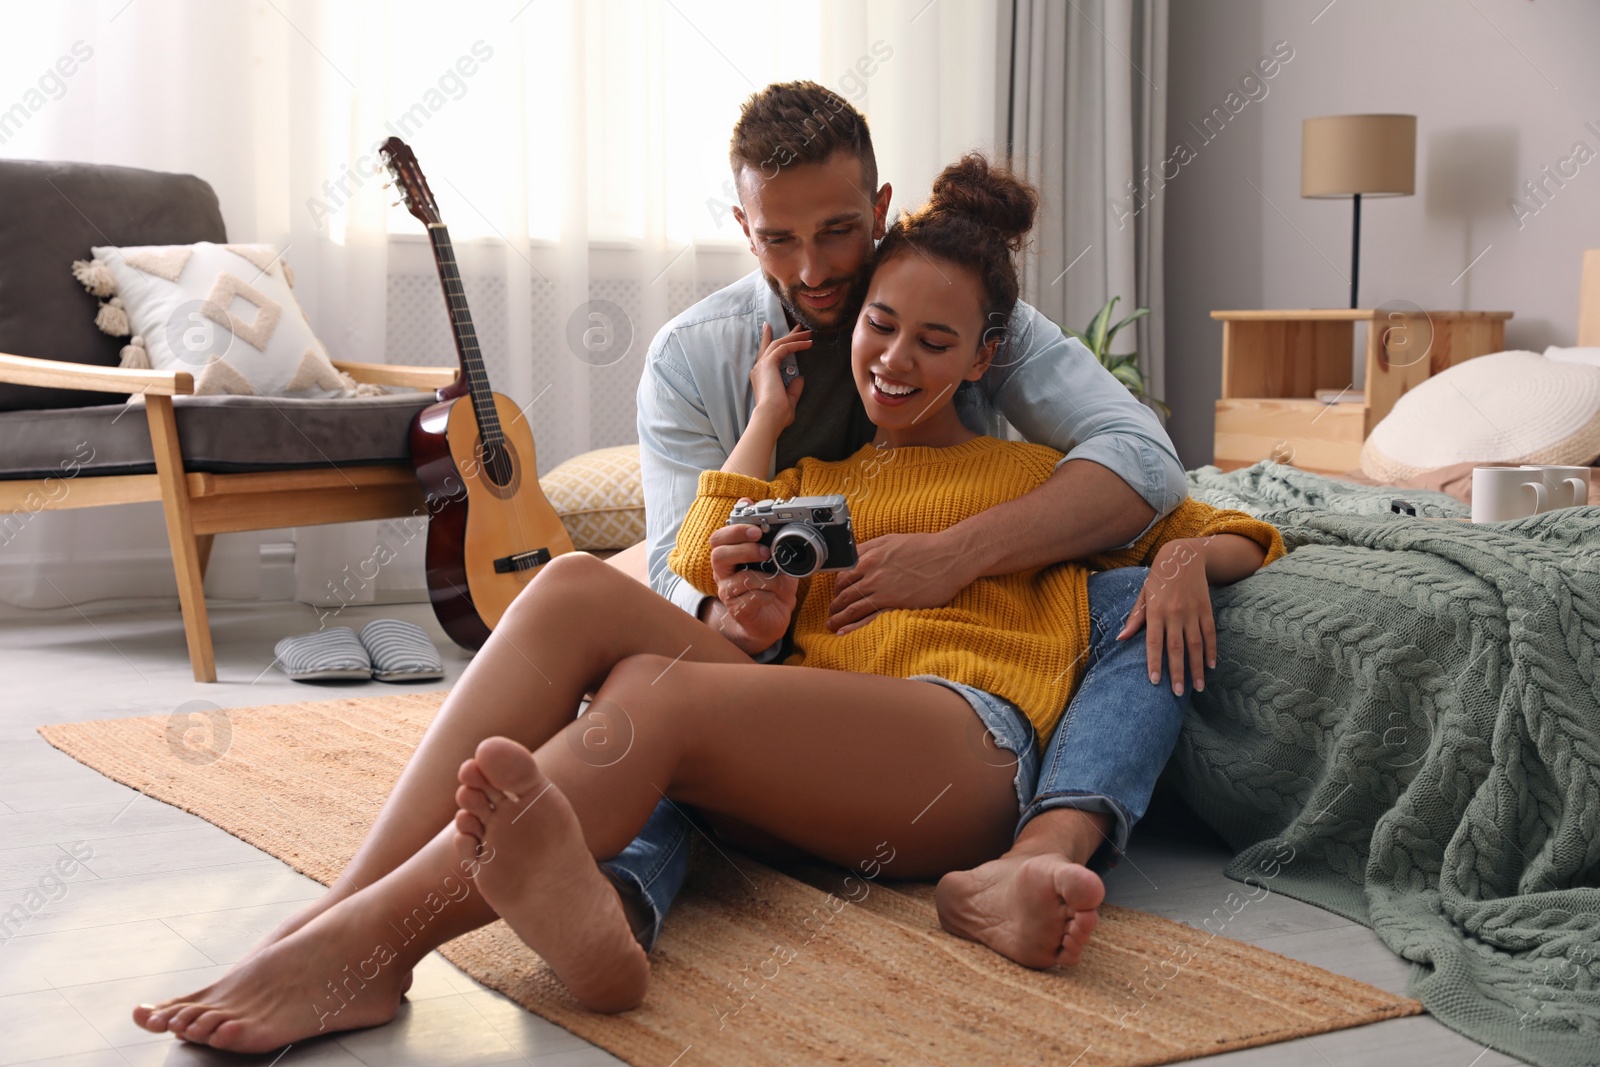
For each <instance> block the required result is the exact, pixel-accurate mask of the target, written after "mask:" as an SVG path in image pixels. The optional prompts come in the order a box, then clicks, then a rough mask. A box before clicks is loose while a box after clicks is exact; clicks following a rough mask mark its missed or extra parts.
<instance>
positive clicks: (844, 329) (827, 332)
mask: <svg viewBox="0 0 1600 1067" xmlns="http://www.w3.org/2000/svg"><path fill="white" fill-rule="evenodd" d="M761 276H762V277H763V278H765V279H766V280H767V287H768V288H770V289H771V290H772V291H773V292H774V293H776V294H777V297H778V302H779V303H781V304H782V305H783V309H784V310H785V311H787V312H788V313H789V317H790V318H791V319H793V320H794V321H795V322H797V323H799V324H800V325H801V326H804V327H805V328H806V329H808V330H811V331H812V332H814V333H816V334H819V335H821V336H823V337H838V336H846V335H848V334H849V333H850V332H851V331H852V330H854V329H855V325H856V316H858V315H860V314H861V304H862V302H863V301H864V300H866V296H867V282H868V281H869V280H870V275H869V272H867V271H865V270H863V271H862V272H861V273H859V274H857V275H856V276H855V277H854V278H834V279H829V280H828V282H827V284H825V285H814V286H806V287H804V289H805V291H811V292H816V291H820V290H826V289H832V288H833V287H834V286H836V285H842V286H844V287H845V292H844V295H843V297H842V298H841V299H840V301H839V303H837V304H835V305H834V306H833V307H831V308H828V309H827V313H828V314H829V315H832V316H834V317H833V318H831V319H829V320H828V321H819V320H818V319H817V313H816V312H815V311H812V310H810V309H808V308H807V307H806V306H805V305H804V304H802V303H801V302H800V293H801V292H802V291H803V290H802V288H801V287H798V286H797V287H795V288H792V289H785V288H784V287H783V286H782V285H780V284H779V283H778V279H776V278H774V277H773V276H772V275H770V274H768V273H767V272H766V271H762V272H761Z"/></svg>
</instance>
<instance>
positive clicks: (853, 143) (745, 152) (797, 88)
mask: <svg viewBox="0 0 1600 1067" xmlns="http://www.w3.org/2000/svg"><path fill="white" fill-rule="evenodd" d="M840 151H844V152H849V153H850V154H851V155H853V156H855V157H856V158H857V159H859V160H860V161H861V181H862V183H863V185H865V186H866V188H864V189H863V190H862V193H863V195H865V196H866V197H867V198H868V199H871V198H872V196H873V194H874V193H876V192H877V189H878V161H877V157H875V156H874V155H873V154H872V134H871V133H869V132H868V131H867V119H866V116H864V115H862V114H861V112H859V111H857V110H856V109H855V107H854V105H852V104H851V103H850V101H848V100H846V99H845V98H844V97H842V96H840V95H839V94H838V93H836V92H834V91H833V90H831V89H827V88H824V87H823V86H821V85H818V84H817V83H816V82H812V81H798V82H780V83H777V84H773V85H769V86H767V87H766V88H765V89H762V90H760V91H759V92H756V93H753V94H751V96H750V98H749V99H748V100H746V101H745V102H744V107H743V108H742V109H741V110H740V112H739V121H738V122H736V123H734V126H733V138H732V140H731V141H730V142H729V144H728V164H729V166H731V167H732V168H733V176H734V179H735V181H737V180H738V178H739V172H740V171H741V170H742V169H744V168H745V167H749V168H750V169H751V170H753V171H755V172H756V173H757V174H761V175H764V176H765V177H768V178H771V177H776V176H777V174H778V172H779V171H780V170H782V169H783V168H784V167H786V166H790V165H792V164H796V163H821V162H823V161H824V160H826V159H827V158H828V157H829V156H831V155H833V154H834V153H835V152H840Z"/></svg>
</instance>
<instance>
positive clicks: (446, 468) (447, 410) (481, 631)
mask: <svg viewBox="0 0 1600 1067" xmlns="http://www.w3.org/2000/svg"><path fill="white" fill-rule="evenodd" d="M378 151H379V152H380V153H381V154H382V155H383V159H384V163H385V164H386V165H387V166H388V168H389V173H390V174H391V175H392V176H393V178H394V184H395V186H396V187H398V189H399V190H400V199H401V201H402V202H403V203H404V204H405V206H406V210H408V211H410V212H411V214H412V215H414V216H415V217H416V218H417V219H418V220H419V221H420V222H421V223H422V224H423V225H424V226H426V227H427V229H428V238H429V240H431V241H432V242H433V259H434V263H435V264H436V265H437V266H438V268H439V284H440V285H442V286H443V287H444V299H445V303H446V304H447V305H448V306H449V308H450V330H451V333H452V334H453V335H454V337H455V343H456V355H457V357H458V359H459V360H460V363H461V372H460V373H459V374H458V375H456V379H455V381H453V382H451V383H450V384H449V385H447V386H445V387H444V388H443V389H440V390H439V391H438V392H437V394H436V398H437V400H438V402H437V403H435V404H430V405H429V406H428V407H426V408H424V409H423V410H422V411H420V412H419V413H418V414H417V417H416V420H415V421H413V422H412V424H411V462H412V464H413V465H414V466H415V467H416V469H417V480H418V481H420V482H421V483H422V488H423V491H424V493H425V495H426V498H427V502H428V511H429V515H430V517H429V520H428V557H427V558H428V563H427V566H428V598H429V599H430V600H431V601H432V602H433V612H434V614H435V615H436V616H437V617H438V619H439V625H440V626H442V627H444V632H445V633H447V634H449V635H450V639H451V640H452V641H454V642H455V643H456V644H458V645H461V646H462V647H463V648H469V649H476V648H480V647H482V645H483V643H484V642H485V641H487V640H488V639H489V633H490V631H492V630H493V629H494V627H495V625H496V624H497V623H498V622H499V621H500V617H501V616H502V615H504V614H505V611H506V608H508V607H510V605H511V601H512V600H514V599H516V596H517V594H518V593H520V592H521V591H522V589H523V587H524V586H526V585H527V584H528V583H529V582H530V581H532V580H533V577H534V575H536V574H538V573H539V569H540V568H541V567H543V566H544V565H545V564H546V563H549V562H550V560H551V559H553V558H554V557H556V556H559V555H561V554H562V553H563V552H571V551H572V539H571V538H570V537H568V536H567V531H566V528H565V527H564V526H562V524H561V518H560V516H558V515H557V514H556V511H555V508H553V507H551V506H550V502H549V501H548V500H546V499H545V496H544V492H543V490H541V489H540V488H539V479H538V463H537V461H536V457H535V454H534V448H533V433H532V431H531V430H530V429H529V426H528V420H527V419H526V418H525V417H524V416H523V414H522V412H521V411H520V410H518V408H517V405H516V404H515V403H513V402H512V401H511V399H510V398H509V397H505V396H502V395H500V394H499V393H496V392H494V391H493V390H492V389H490V387H489V375H488V372H487V371H485V370H484V367H483V356H482V354H481V353H480V352H479V351H478V335H477V332H476V331H475V330H474V329H473V327H472V313H471V312H470V311H468V310H467V297H466V293H465V292H464V291H463V290H462V288H461V272H460V271H459V270H458V269H457V267H456V257H455V251H454V249H453V248H452V247H451V244H450V231H449V230H447V229H445V225H444V222H443V220H441V219H440V217H439V208H438V205H437V204H436V203H435V202H434V199H433V192H432V190H430V189H429V188H428V181H427V179H426V178H424V177H423V176H422V168H421V167H419V166H418V165H417V157H416V156H415V154H413V153H412V151H411V149H410V148H409V147H408V146H407V145H406V143H405V142H404V141H402V140H400V138H398V137H391V138H389V139H388V140H387V141H385V142H383V145H382V146H381V147H380V148H379V150H378Z"/></svg>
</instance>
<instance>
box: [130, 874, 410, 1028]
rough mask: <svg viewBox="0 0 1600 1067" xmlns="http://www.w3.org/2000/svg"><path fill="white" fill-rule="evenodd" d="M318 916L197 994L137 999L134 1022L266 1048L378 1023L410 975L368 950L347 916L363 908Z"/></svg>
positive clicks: (366, 937)
mask: <svg viewBox="0 0 1600 1067" xmlns="http://www.w3.org/2000/svg"><path fill="white" fill-rule="evenodd" d="M342 903H343V907H341V908H339V909H337V910H334V909H330V910H329V911H328V912H324V913H323V914H321V915H319V916H317V917H316V918H314V919H312V920H311V921H309V922H307V923H306V924H305V925H304V926H303V927H301V928H300V929H299V930H297V931H295V932H294V933H291V934H289V935H288V936H286V937H284V938H282V939H281V940H279V941H277V942H275V943H274V944H271V945H268V946H266V947H264V948H262V949H259V950H258V951H256V952H254V953H252V954H251V955H250V956H248V957H246V958H245V959H244V960H241V961H240V962H239V963H236V964H234V966H233V969H232V970H230V971H229V972H228V973H227V974H225V975H223V976H222V978H221V979H219V980H218V981H216V982H213V983H212V984H211V985H208V986H206V987H205V988H204V989H201V990H199V991H198V992H195V993H191V994H189V995H188V996H183V997H174V998H173V999H171V1000H166V1001H162V1002H161V1003H159V1004H141V1005H139V1006H138V1007H137V1008H135V1009H134V1011H133V1021H134V1022H135V1023H137V1024H138V1025H139V1026H141V1027H143V1028H144V1029H146V1030H149V1031H151V1032H152V1033H158V1034H159V1033H171V1034H173V1035H174V1036H175V1037H179V1038H182V1039H183V1040H185V1041H192V1042H195V1043H196V1044H201V1045H210V1046H211V1047H213V1048H219V1049H226V1050H227V1051H229V1052H269V1051H271V1050H273V1049H277V1048H281V1047H283V1046H284V1045H286V1044H288V1043H290V1042H292V1041H299V1040H301V1039H302V1038H306V1037H314V1036H317V1035H319V1034H325V1033H332V1032H333V1031H336V1030H354V1029H359V1028H361V1027H366V1026H380V1025H382V1024H383V1023H386V1022H388V1021H389V1020H390V1019H393V1018H394V1016H395V1013H396V1012H397V1011H398V1010H399V1008H400V994H401V992H402V983H403V980H404V979H406V978H409V972H401V971H399V970H398V969H397V968H396V967H395V966H394V959H395V957H394V953H393V952H388V951H387V947H386V946H384V953H383V954H382V955H380V953H379V952H376V951H375V950H374V947H373V945H374V941H373V938H372V936H370V934H368V933H365V932H362V931H363V930H365V925H364V924H362V923H360V922H359V921H352V920H357V919H358V918H359V916H357V915H353V914H352V912H353V911H354V910H357V909H359V908H360V907H361V906H362V905H361V904H360V902H358V901H346V902H342Z"/></svg>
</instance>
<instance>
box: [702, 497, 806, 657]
mask: <svg viewBox="0 0 1600 1067" xmlns="http://www.w3.org/2000/svg"><path fill="white" fill-rule="evenodd" d="M739 503H740V504H747V503H750V499H749V498H748V497H741V498H740V500H739ZM760 537H761V531H760V530H759V529H757V528H756V527H754V526H745V525H735V526H724V527H722V528H721V529H719V530H716V531H715V532H713V533H712V535H711V575H712V577H713V578H714V579H716V583H717V599H718V600H720V601H721V602H722V604H723V606H724V607H725V608H726V609H727V610H726V612H725V614H724V616H723V618H722V620H721V621H720V623H719V624H718V626H717V629H718V630H719V631H720V632H721V633H722V635H723V636H724V637H726V638H727V639H728V640H730V641H732V642H733V643H734V644H736V645H738V646H739V648H740V649H741V650H743V651H744V652H745V653H746V654H747V655H751V656H754V655H756V654H757V653H758V652H762V651H764V650H766V649H768V648H770V647H772V645H773V644H775V643H776V642H778V641H780V640H782V638H783V635H784V634H785V633H787V632H788V630H789V620H790V619H792V618H793V617H794V606H795V596H796V593H797V591H798V590H799V587H800V581H799V579H798V578H792V577H790V576H789V575H787V574H774V575H767V574H762V573H761V572H760V571H753V570H735V569H734V568H735V565H736V564H739V563H756V562H758V561H760V560H764V559H766V558H767V557H769V556H771V555H772V550H771V549H769V548H768V547H767V546H766V545H763V544H758V543H757V542H758V541H759V539H760Z"/></svg>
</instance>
